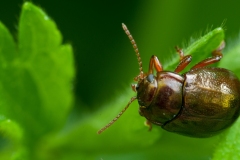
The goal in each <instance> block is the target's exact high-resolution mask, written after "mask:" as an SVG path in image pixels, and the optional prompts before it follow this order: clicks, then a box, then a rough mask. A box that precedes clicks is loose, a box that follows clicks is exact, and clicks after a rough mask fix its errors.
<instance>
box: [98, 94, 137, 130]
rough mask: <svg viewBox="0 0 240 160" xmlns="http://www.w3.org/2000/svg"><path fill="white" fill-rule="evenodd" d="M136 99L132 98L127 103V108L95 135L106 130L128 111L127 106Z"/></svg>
mask: <svg viewBox="0 0 240 160" xmlns="http://www.w3.org/2000/svg"><path fill="white" fill-rule="evenodd" d="M136 99H137V97H132V98H131V100H130V101H129V102H128V104H127V106H126V107H125V108H124V109H123V110H122V111H121V112H120V113H119V114H118V115H117V116H116V117H115V118H114V119H113V120H112V121H111V122H109V123H108V124H107V125H106V126H105V127H103V128H102V129H100V130H99V131H98V132H97V133H98V134H101V133H102V132H103V131H105V130H106V129H108V128H109V127H110V126H111V125H112V124H113V123H114V122H116V121H117V120H118V119H119V118H120V117H121V116H122V115H123V113H124V112H125V111H126V110H127V109H128V107H129V105H130V104H131V103H132V102H133V101H134V100H136Z"/></svg>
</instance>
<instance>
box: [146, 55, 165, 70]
mask: <svg viewBox="0 0 240 160" xmlns="http://www.w3.org/2000/svg"><path fill="white" fill-rule="evenodd" d="M153 66H154V68H155V69H156V71H157V72H160V71H162V70H163V67H162V64H161V63H160V62H159V60H158V58H157V56H154V55H153V56H152V57H151V59H150V63H149V70H148V74H152V73H153Z"/></svg>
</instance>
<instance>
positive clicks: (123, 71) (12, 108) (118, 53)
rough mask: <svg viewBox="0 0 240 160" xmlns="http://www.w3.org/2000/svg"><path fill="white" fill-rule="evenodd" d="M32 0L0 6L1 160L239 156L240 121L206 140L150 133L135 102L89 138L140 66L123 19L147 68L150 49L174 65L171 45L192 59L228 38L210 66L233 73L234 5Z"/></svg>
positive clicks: (119, 102)
mask: <svg viewBox="0 0 240 160" xmlns="http://www.w3.org/2000/svg"><path fill="white" fill-rule="evenodd" d="M33 3H34V4H33ZM33 3H29V2H25V3H23V2H22V1H17V0H15V2H14V3H13V1H11V2H10V1H9V2H5V1H4V2H3V1H2V2H0V8H1V10H0V21H1V23H0V133H1V134H0V159H6V160H8V159H11V160H25V159H26V160H28V159H36V160H37V159H51V160H52V159H58V160H65V159H66V160H67V159H71V160H75V159H76V160H79V159H96V160H108V159H109V160H112V159H114V160H115V159H116V160H118V159H119V160H120V159H143V160H145V159H170V160H171V159H197V160H198V159H199V160H202V159H211V158H212V159H215V160H218V159H230V160H231V159H240V140H239V139H240V135H239V134H240V130H239V126H240V121H239V120H238V121H237V122H236V123H235V124H234V125H233V126H232V127H230V128H229V129H227V130H226V131H224V132H223V133H221V134H220V135H218V136H215V137H211V138H205V139H198V138H189V137H184V136H181V135H176V134H173V133H169V132H166V131H164V130H162V129H161V128H160V127H157V126H153V130H152V131H151V132H148V131H147V128H146V127H145V126H144V125H143V122H144V118H143V117H141V116H139V114H138V104H137V102H134V103H133V104H132V105H131V106H130V108H129V109H128V110H127V112H126V113H125V114H124V115H123V116H122V117H121V118H120V119H119V120H118V122H116V123H115V124H114V125H113V126H112V127H111V128H109V129H108V130H107V131H105V132H104V133H102V134H101V135H97V134H96V132H97V130H98V129H100V128H101V127H103V126H104V125H105V124H107V123H108V122H109V121H110V120H111V119H112V118H114V116H116V115H117V114H118V113H119V112H120V111H121V109H122V108H123V107H124V106H125V105H126V104H127V102H128V101H129V100H130V98H131V97H132V96H134V95H135V93H133V92H132V91H131V89H130V87H129V84H131V83H132V79H133V77H135V76H136V75H137V74H138V65H137V60H136V57H135V55H134V51H133V49H132V47H131V44H130V43H129V40H128V39H127V37H126V35H125V34H124V32H123V31H122V28H121V23H122V22H124V23H125V24H126V25H127V26H128V28H129V29H130V31H131V33H132V34H133V36H134V38H135V40H136V42H137V44H138V46H139V50H140V53H141V56H142V59H143V68H144V70H145V71H146V70H147V69H148V68H147V67H148V62H149V58H150V56H151V55H152V54H155V55H157V56H158V57H159V59H160V61H161V62H162V64H163V66H164V68H165V69H168V70H172V69H173V68H174V67H175V66H176V64H177V63H178V59H179V58H178V57H177V54H176V53H175V51H174V46H176V45H178V46H179V47H182V48H184V51H185V52H186V53H187V54H192V55H193V62H192V63H191V65H192V64H194V63H196V62H198V61H200V60H202V59H204V58H205V57H208V56H210V53H211V51H212V50H214V49H215V48H217V46H218V45H219V44H220V43H221V41H222V40H223V39H226V43H227V48H226V49H225V50H224V58H223V59H222V60H221V62H220V63H218V66H220V67H224V68H227V69H230V70H232V71H233V72H234V73H236V74H237V75H238V77H240V67H239V65H238V64H239V62H240V58H239V56H238V55H239V54H240V53H239V52H240V48H239V39H238V35H239V26H240V23H239V22H238V21H237V20H236V16H237V15H240V10H239V9H238V8H239V5H240V3H236V2H230V1H228V2H227V1H223V0H220V1H217V2H216V1H215V2H214V1H211V2H209V1H207V0H205V1H190V0H184V1H156V2H146V1H138V2H134V1H131V2H129V1H110V0H109V1H104V2H102V1H88V2H84V1H81V2H66V1H56V2H55V1H51V2H49V1H44V0H42V1H37V0H36V1H33ZM42 8H43V9H42ZM46 12H47V13H46ZM17 17H19V18H17ZM225 21H226V22H225ZM222 23H226V24H225V25H222ZM56 24H57V25H56ZM60 32H61V33H60ZM207 33H208V34H207ZM191 37H192V38H191Z"/></svg>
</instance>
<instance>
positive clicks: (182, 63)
mask: <svg viewBox="0 0 240 160" xmlns="http://www.w3.org/2000/svg"><path fill="white" fill-rule="evenodd" d="M175 49H176V51H177V53H178V54H179V56H180V62H179V64H178V66H177V67H176V69H175V70H174V72H176V73H179V72H181V71H182V70H183V69H184V68H185V67H186V66H187V65H188V64H189V63H190V62H191V61H192V56H190V55H187V56H184V52H183V50H182V49H180V48H178V47H175Z"/></svg>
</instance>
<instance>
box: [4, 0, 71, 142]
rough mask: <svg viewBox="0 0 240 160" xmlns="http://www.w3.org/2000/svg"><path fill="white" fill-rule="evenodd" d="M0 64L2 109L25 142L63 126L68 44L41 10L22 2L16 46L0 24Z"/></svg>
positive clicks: (67, 102) (68, 76)
mask: <svg viewBox="0 0 240 160" xmlns="http://www.w3.org/2000/svg"><path fill="white" fill-rule="evenodd" d="M16 48H18V49H17V51H18V53H16ZM0 65H1V66H0V96H1V99H0V102H1V103H0V105H1V108H0V112H1V113H3V114H5V115H6V116H7V117H9V118H11V119H13V120H14V121H16V122H18V123H19V124H20V125H21V127H22V128H23V129H24V131H25V132H24V133H25V134H26V137H25V139H26V140H28V141H29V142H31V143H35V142H36V140H37V139H38V138H40V137H41V135H43V134H45V133H47V132H51V131H54V130H56V129H57V128H59V127H60V126H62V125H63V123H64V122H65V120H66V117H67V115H68V113H69V110H70V108H71V106H72V100H73V96H72V80H73V77H74V61H73V54H72V48H71V46H70V45H63V44H62V37H61V34H60V32H59V30H58V29H57V27H56V25H55V23H54V22H53V21H52V20H51V19H50V18H49V17H48V16H47V15H46V14H45V13H44V12H43V11H42V10H41V9H40V8H38V7H36V6H34V5H33V4H31V3H29V2H26V3H24V5H23V8H22V12H21V16H20V22H19V36H18V45H17V47H15V44H14V41H13V38H12V37H11V35H10V34H9V32H8V31H7V29H6V28H5V27H4V26H3V25H2V24H1V25H0ZM31 138H33V139H34V141H32V139H31Z"/></svg>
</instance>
